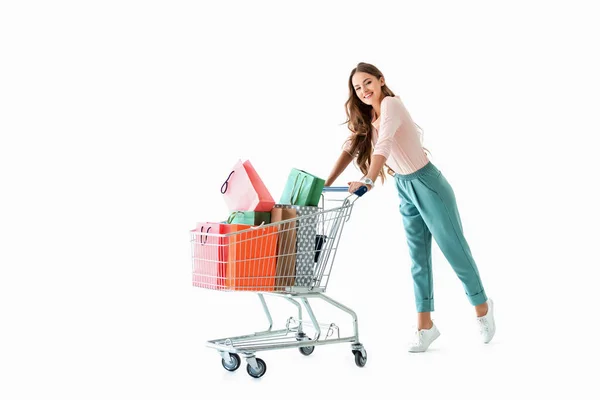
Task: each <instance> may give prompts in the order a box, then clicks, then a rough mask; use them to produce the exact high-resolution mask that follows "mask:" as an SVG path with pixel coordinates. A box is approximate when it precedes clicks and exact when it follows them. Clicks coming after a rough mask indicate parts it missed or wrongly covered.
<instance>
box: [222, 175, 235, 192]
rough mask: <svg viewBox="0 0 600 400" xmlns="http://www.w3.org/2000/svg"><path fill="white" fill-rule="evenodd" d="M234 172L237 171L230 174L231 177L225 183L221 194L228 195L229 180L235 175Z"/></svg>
mask: <svg viewBox="0 0 600 400" xmlns="http://www.w3.org/2000/svg"><path fill="white" fill-rule="evenodd" d="M234 172H235V171H231V173H230V174H229V176H228V177H227V179H226V180H225V183H223V185H222V186H221V194H225V193H227V189H229V179H231V175H233V173H234Z"/></svg>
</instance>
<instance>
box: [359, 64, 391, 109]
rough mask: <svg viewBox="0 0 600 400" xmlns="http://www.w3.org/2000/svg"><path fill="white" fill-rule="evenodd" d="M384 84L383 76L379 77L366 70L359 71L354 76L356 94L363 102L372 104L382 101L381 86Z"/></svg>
mask: <svg viewBox="0 0 600 400" xmlns="http://www.w3.org/2000/svg"><path fill="white" fill-rule="evenodd" d="M383 84H384V81H383V77H381V78H379V79H377V78H376V77H375V76H373V75H371V74H367V73H366V72H357V73H355V74H354V76H352V86H354V91H355V92H356V95H357V96H358V98H359V99H361V101H362V102H363V103H365V104H368V105H370V106H372V105H373V104H376V103H378V102H381V87H382V86H383Z"/></svg>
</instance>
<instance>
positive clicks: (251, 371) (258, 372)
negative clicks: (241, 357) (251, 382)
mask: <svg viewBox="0 0 600 400" xmlns="http://www.w3.org/2000/svg"><path fill="white" fill-rule="evenodd" d="M256 363H257V364H258V370H255V369H254V368H252V365H250V364H248V365H247V366H246V370H247V371H248V374H249V375H250V376H251V377H253V378H260V377H261V376H263V375H264V374H265V372H267V364H265V362H264V361H263V360H261V359H260V358H257V359H256Z"/></svg>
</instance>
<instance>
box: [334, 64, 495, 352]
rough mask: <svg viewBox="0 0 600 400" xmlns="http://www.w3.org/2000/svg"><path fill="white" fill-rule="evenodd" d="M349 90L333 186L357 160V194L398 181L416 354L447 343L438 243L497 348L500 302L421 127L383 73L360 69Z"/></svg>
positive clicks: (482, 330)
mask: <svg viewBox="0 0 600 400" xmlns="http://www.w3.org/2000/svg"><path fill="white" fill-rule="evenodd" d="M348 86H349V90H350V97H349V99H348V101H347V102H346V105H345V106H346V115H347V117H348V120H347V121H346V123H347V124H348V127H349V129H350V131H351V132H352V133H351V135H350V137H349V138H348V140H347V141H346V143H345V144H344V151H343V152H342V154H341V156H340V157H339V158H338V160H337V162H336V164H335V166H334V168H333V170H332V171H331V173H330V175H329V178H328V179H327V181H326V182H325V186H331V185H332V184H333V182H334V181H335V180H336V178H337V177H338V176H339V175H340V174H341V173H342V172H343V171H344V170H345V169H346V167H347V166H348V165H349V164H350V162H351V161H352V160H353V159H354V158H356V163H357V164H358V167H359V168H360V170H361V172H362V173H363V174H364V177H363V178H362V179H361V180H360V181H357V182H349V186H350V188H349V191H350V192H351V193H353V192H355V191H356V190H357V189H358V188H360V187H361V186H366V187H367V189H368V190H371V189H372V188H373V187H374V185H375V180H376V179H377V177H378V176H379V177H380V178H381V181H382V182H383V181H384V180H385V174H384V171H383V167H384V165H387V166H388V172H389V173H390V174H392V175H393V176H394V180H395V182H396V188H397V190H398V195H399V196H400V202H401V204H400V214H401V215H402V221H403V224H404V229H405V232H406V238H407V241H408V247H409V254H410V257H411V259H412V268H411V272H412V277H413V283H414V293H415V300H416V306H417V331H416V334H415V340H414V342H413V343H411V345H410V346H409V351H411V352H423V351H425V350H427V348H428V347H429V345H430V344H431V343H432V342H433V341H434V340H435V339H437V338H438V337H439V335H440V332H439V330H438V329H437V327H436V326H435V324H434V323H433V321H432V319H431V312H432V311H433V310H434V303H433V279H432V273H431V272H432V271H431V238H432V236H433V238H434V239H435V241H436V243H437V244H438V245H439V247H440V249H441V250H442V252H443V253H444V256H445V257H446V259H447V260H448V262H449V263H450V265H451V266H452V268H453V269H454V271H455V272H456V274H457V275H458V278H459V279H460V280H461V281H462V284H463V287H464V289H465V292H466V295H467V298H468V299H469V301H470V303H471V304H472V305H473V306H474V307H475V313H476V315H477V320H478V323H479V327H480V333H481V336H482V339H483V342H484V343H489V342H490V341H491V340H492V338H493V336H494V333H495V331H496V326H495V323H494V308H493V302H492V300H491V299H488V298H487V296H486V294H485V291H484V289H483V285H482V283H481V279H480V277H479V271H478V269H477V266H476V264H475V261H474V260H473V257H472V255H471V251H470V250H469V246H468V244H467V242H466V240H465V238H464V235H463V231H462V226H461V221H460V216H459V213H458V208H457V206H456V199H455V197H454V192H453V190H452V187H451V186H450V184H449V183H448V181H446V179H445V178H444V176H443V175H442V173H441V172H440V171H439V170H438V169H437V168H436V167H435V166H434V165H433V164H432V163H431V162H430V161H429V159H428V158H427V154H426V153H425V149H424V148H423V147H422V143H421V133H420V131H419V130H418V129H417V125H416V124H415V123H414V122H413V120H412V118H411V116H410V114H409V113H408V111H407V110H406V108H405V107H404V104H403V103H402V101H401V100H400V98H399V97H398V96H395V95H394V93H393V92H392V91H391V90H390V88H389V87H388V86H387V85H386V83H385V79H384V77H383V74H382V73H381V71H379V69H377V68H376V67H375V66H373V65H371V64H366V63H359V64H358V66H357V67H356V68H354V69H353V70H352V72H351V73H350V79H349V81H348ZM386 163H387V164H386Z"/></svg>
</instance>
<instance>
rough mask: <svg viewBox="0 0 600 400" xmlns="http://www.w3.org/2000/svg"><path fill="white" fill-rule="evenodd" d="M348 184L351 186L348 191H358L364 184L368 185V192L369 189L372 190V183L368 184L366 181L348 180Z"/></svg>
mask: <svg viewBox="0 0 600 400" xmlns="http://www.w3.org/2000/svg"><path fill="white" fill-rule="evenodd" d="M348 186H349V189H348V192H350V193H354V192H356V191H357V190H358V189H360V188H361V187H362V186H366V187H367V192H368V191H369V190H371V185H367V184H366V183H363V182H348Z"/></svg>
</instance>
